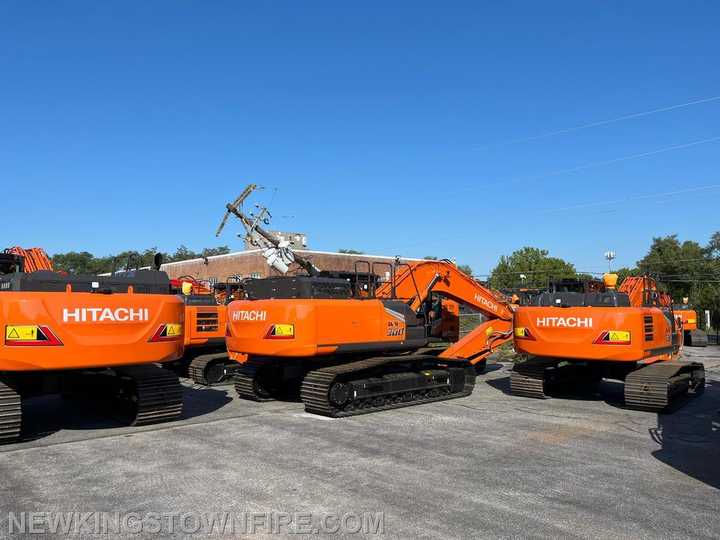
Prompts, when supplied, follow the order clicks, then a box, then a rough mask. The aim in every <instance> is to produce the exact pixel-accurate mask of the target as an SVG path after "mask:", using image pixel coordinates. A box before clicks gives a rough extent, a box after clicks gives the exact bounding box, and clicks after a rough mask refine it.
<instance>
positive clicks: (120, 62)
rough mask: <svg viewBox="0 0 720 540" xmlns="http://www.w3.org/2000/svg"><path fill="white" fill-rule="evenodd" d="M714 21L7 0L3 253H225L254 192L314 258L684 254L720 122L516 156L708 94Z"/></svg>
mask: <svg viewBox="0 0 720 540" xmlns="http://www.w3.org/2000/svg"><path fill="white" fill-rule="evenodd" d="M719 17H720V4H718V3H716V2H711V1H704V2H698V1H687V2H658V1H654V2H639V1H638V2H622V1H603V2H600V1H597V2H575V1H574V2H570V1H568V2H529V1H528V2H477V1H475V2H453V1H448V2H420V1H413V2H374V1H368V2H361V3H349V2H335V1H308V2H289V1H286V2H281V1H274V2H270V1H258V2H229V1H228V2H220V1H218V2H207V3H201V2H176V1H172V2H170V1H168V2H162V1H153V2H111V1H109V2H90V1H87V2H80V1H77V2H24V1H8V0H6V1H4V2H2V4H0V186H1V187H2V193H3V197H2V200H3V201H4V205H3V212H2V213H3V216H4V218H5V219H4V226H3V228H2V233H0V236H1V237H2V238H1V240H2V241H1V242H0V244H2V245H14V244H19V245H24V246H26V247H30V246H35V245H42V246H44V247H46V249H48V251H50V252H57V251H66V250H88V251H92V252H94V253H96V254H98V255H104V254H108V253H111V252H115V251H119V250H123V249H133V248H146V247H151V246H157V247H159V248H160V249H163V250H173V249H174V248H175V247H177V246H178V245H179V244H185V245H187V246H189V247H191V248H194V249H200V248H202V247H205V246H213V245H219V244H229V245H230V246H231V247H238V248H239V247H240V245H241V242H240V241H239V239H236V238H235V237H234V235H233V234H231V233H232V231H233V229H230V230H227V231H226V233H225V235H224V236H223V237H222V238H221V239H220V241H218V240H216V239H215V237H214V231H215V228H216V226H217V224H218V222H219V220H220V217H221V214H222V212H223V206H224V204H225V202H227V201H229V200H232V199H233V198H234V197H235V196H237V194H238V193H239V192H240V191H241V190H242V188H243V186H244V185H245V184H246V183H249V182H255V183H258V184H261V185H263V186H267V188H268V189H266V190H265V191H264V192H262V193H260V194H259V195H258V197H257V199H259V200H260V201H264V202H270V201H271V200H272V208H271V210H272V211H273V213H274V215H275V220H274V222H273V225H274V227H276V228H278V229H290V230H295V229H297V230H303V231H306V232H307V233H308V235H309V238H310V242H311V247H313V248H316V249H322V250H331V251H335V250H337V249H338V248H355V249H360V250H363V251H366V252H373V253H382V254H388V255H396V254H403V255H406V256H424V255H437V256H441V257H452V258H456V259H457V260H458V261H460V262H463V263H468V264H470V265H471V266H472V267H473V269H474V270H475V271H476V273H478V274H482V273H486V272H488V271H489V270H490V269H491V268H492V267H493V266H494V264H495V263H496V261H497V259H498V257H499V256H500V255H503V254H509V253H511V252H512V251H513V250H514V249H517V248H519V247H522V246H524V245H532V246H538V247H543V248H546V249H548V250H550V252H551V254H553V255H556V256H560V257H564V258H566V259H568V260H570V261H571V262H573V263H575V264H576V266H577V267H578V268H579V269H581V270H602V269H603V268H604V266H605V261H604V259H603V257H602V255H603V252H604V251H606V250H607V249H613V250H615V251H616V252H617V255H618V260H617V262H618V263H619V264H620V265H624V264H632V263H633V262H634V261H636V260H637V259H638V258H640V257H641V256H642V255H643V254H644V253H645V251H646V249H647V247H648V245H649V243H650V241H651V239H652V237H653V236H659V235H667V234H675V233H677V234H678V235H679V236H680V238H682V239H695V240H699V241H702V242H703V243H704V242H705V241H706V240H707V239H708V237H709V236H710V234H711V233H712V232H713V231H715V230H719V229H720V219H718V217H717V216H718V203H720V174H719V173H718V156H720V139H719V140H715V139H714V138H716V137H720V100H714V101H709V102H706V103H702V104H697V105H693V106H688V107H682V108H677V109H673V110H670V111H666V112H661V113H657V114H650V115H645V116H641V117H638V118H631V119H628V120H624V121H619V122H614V123H610V124H604V125H600V126H596V127H592V128H588V129H583V130H577V131H571V132H568V133H563V134H560V135H555V136H548V137H541V138H534V137H536V136H538V135H543V134H546V133H549V132H553V131H556V130H563V129H566V128H572V127H574V126H579V125H584V124H588V123H594V122H599V121H603V120H607V119H614V118H618V117H621V116H624V115H629V114H633V113H638V112H643V111H650V110H654V109H659V108H664V107H668V106H673V105H677V104H683V103H688V102H691V101H694V100H701V99H705V98H712V97H715V96H720V70H718V57H720V54H719V53H720V40H718V37H717V21H718V20H720V19H719ZM519 139H520V140H519ZM703 141H705V142H703ZM695 143H697V144H695ZM684 145H688V146H684ZM666 149H667V150H666ZM656 151H658V152H656ZM642 154H647V155H642ZM641 155H642V156H641ZM625 158H627V159H625ZM707 186H714V187H707ZM697 188H701V189H697ZM690 190H693V191H690ZM669 193H675V194H674V195H667V194H669ZM641 197H644V198H641ZM235 230H237V228H235Z"/></svg>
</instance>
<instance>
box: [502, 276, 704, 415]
mask: <svg viewBox="0 0 720 540" xmlns="http://www.w3.org/2000/svg"><path fill="white" fill-rule="evenodd" d="M603 282H604V283H603V284H602V287H595V288H593V289H592V290H588V289H586V290H584V291H558V290H551V291H549V292H545V293H542V294H540V295H538V296H536V297H535V298H534V299H533V300H532V302H531V305H523V306H519V307H518V308H517V309H516V310H515V327H514V333H515V348H516V350H517V351H518V352H519V353H521V354H523V355H525V356H526V360H525V361H524V362H520V363H518V364H516V366H515V368H514V370H513V372H512V374H511V378H510V386H511V391H512V393H513V394H514V395H518V396H525V397H534V398H544V397H546V391H549V390H551V389H562V388H563V387H565V388H568V387H569V386H572V385H578V384H583V383H592V382H597V381H599V380H600V379H602V378H608V379H617V380H622V381H624V382H625V403H626V406H628V407H631V408H637V409H643V410H653V411H660V410H663V409H665V408H666V407H668V406H669V405H670V404H671V403H672V401H673V399H675V398H677V397H679V396H681V395H684V394H688V393H689V394H697V393H700V392H701V391H702V390H703V388H704V386H705V371H704V367H703V365H702V364H701V363H698V362H680V361H677V360H676V358H677V355H678V354H679V351H680V347H681V343H682V341H681V334H680V331H679V328H678V326H677V324H676V320H675V317H674V315H673V312H672V306H669V305H666V304H667V302H666V301H664V300H663V296H662V294H661V293H660V292H659V291H658V290H657V286H656V284H655V281H654V280H653V279H651V278H649V277H638V278H626V280H625V281H624V282H623V284H622V286H621V287H620V289H619V290H616V288H615V285H616V283H617V276H616V275H614V274H606V275H605V277H604V279H603Z"/></svg>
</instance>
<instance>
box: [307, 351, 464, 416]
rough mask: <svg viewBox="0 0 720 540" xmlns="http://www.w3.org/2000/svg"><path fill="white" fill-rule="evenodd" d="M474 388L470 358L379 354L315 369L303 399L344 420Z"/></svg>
mask: <svg viewBox="0 0 720 540" xmlns="http://www.w3.org/2000/svg"><path fill="white" fill-rule="evenodd" d="M384 368H385V369H384ZM387 368H390V369H387ZM381 372H384V373H381ZM474 387H475V368H474V367H473V366H471V365H470V364H469V363H467V362H465V361H459V360H449V361H443V360H442V359H438V358H437V357H435V356H427V355H413V356H396V357H378V358H368V359H366V360H360V361H356V362H350V363H347V364H340V365H336V366H331V367H326V368H321V369H317V370H314V371H311V372H309V373H308V374H307V375H306V376H305V379H304V380H303V382H302V386H301V389H300V397H301V399H302V401H303V403H304V404H305V411H306V412H309V413H313V414H319V415H322V416H329V417H331V418H340V417H348V416H355V415H358V414H367V413H372V412H378V411H386V410H389V409H397V408H400V407H408V406H411V405H419V404H422V403H431V402H434V401H444V400H447V399H453V398H459V397H465V396H469V395H470V394H471V393H472V391H473V388H474Z"/></svg>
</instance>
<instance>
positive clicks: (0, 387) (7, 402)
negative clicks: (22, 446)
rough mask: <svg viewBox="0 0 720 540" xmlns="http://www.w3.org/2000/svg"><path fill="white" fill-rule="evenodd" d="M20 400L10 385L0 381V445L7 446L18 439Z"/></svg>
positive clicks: (20, 411) (20, 414) (20, 415)
mask: <svg viewBox="0 0 720 540" xmlns="http://www.w3.org/2000/svg"><path fill="white" fill-rule="evenodd" d="M21 425H22V400H21V397H20V393H19V392H17V391H16V390H15V388H14V387H13V385H12V383H10V381H6V380H0V444H9V443H13V442H15V441H17V440H18V439H19V438H20V428H21Z"/></svg>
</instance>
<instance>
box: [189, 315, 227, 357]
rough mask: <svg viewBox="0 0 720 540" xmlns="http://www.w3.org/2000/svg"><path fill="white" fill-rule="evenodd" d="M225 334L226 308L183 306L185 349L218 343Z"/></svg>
mask: <svg viewBox="0 0 720 540" xmlns="http://www.w3.org/2000/svg"><path fill="white" fill-rule="evenodd" d="M226 332H227V306H223V305H213V306H192V305H186V306H185V347H190V348H192V347H203V346H205V345H208V344H213V343H219V342H221V341H223V340H224V339H225V334H226Z"/></svg>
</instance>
